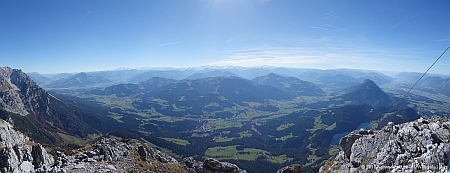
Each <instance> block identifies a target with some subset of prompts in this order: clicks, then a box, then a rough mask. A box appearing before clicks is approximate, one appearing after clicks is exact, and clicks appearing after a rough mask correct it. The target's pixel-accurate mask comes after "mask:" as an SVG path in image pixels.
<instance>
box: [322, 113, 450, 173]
mask: <svg viewBox="0 0 450 173" xmlns="http://www.w3.org/2000/svg"><path fill="white" fill-rule="evenodd" d="M449 128H450V119H449V118H444V117H437V118H432V119H423V118H420V119H418V120H415V121H413V122H408V123H404V124H399V125H393V123H389V124H388V125H387V126H385V127H384V128H383V129H381V130H377V131H370V130H369V131H366V130H356V131H353V132H352V133H350V134H349V135H347V136H345V137H343V138H342V139H341V141H340V146H341V148H342V149H343V151H341V152H340V153H339V154H338V155H337V156H336V157H334V158H331V159H330V160H329V161H328V163H326V164H325V165H324V166H322V167H321V168H320V171H321V172H329V171H331V172H335V171H338V172H414V171H423V172H427V171H430V172H446V171H447V163H448V161H449V157H450V142H449V140H450V129H449Z"/></svg>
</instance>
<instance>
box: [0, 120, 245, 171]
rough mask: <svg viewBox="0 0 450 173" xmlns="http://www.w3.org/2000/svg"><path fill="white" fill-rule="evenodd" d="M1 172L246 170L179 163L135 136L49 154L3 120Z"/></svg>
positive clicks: (213, 163)
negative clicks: (70, 153)
mask: <svg viewBox="0 0 450 173" xmlns="http://www.w3.org/2000/svg"><path fill="white" fill-rule="evenodd" d="M0 172H2V173H3V172H18V173H19V172H20V173H22V172H39V173H41V172H42V173H47V172H48V173H63V172H74V173H78V172H79V173H84V172H113V173H116V172H173V173H179V172H189V173H214V172H223V173H245V172H246V171H245V170H242V169H240V168H239V167H238V166H236V165H235V164H231V163H227V162H220V161H217V160H215V159H212V158H209V159H206V160H205V161H204V162H199V161H195V160H194V159H192V158H185V159H183V160H182V161H181V162H178V161H177V160H175V159H174V158H172V157H171V156H168V155H166V154H164V153H161V152H160V151H158V150H155V149H153V148H148V147H147V146H146V145H145V144H144V143H142V142H141V141H138V140H135V139H126V140H119V139H116V138H104V139H102V140H100V141H98V142H97V143H95V144H92V145H89V146H86V147H85V148H82V149H79V150H77V151H76V154H75V155H72V156H67V155H65V154H64V153H62V152H57V153H56V155H55V156H51V155H50V154H48V153H47V152H46V150H45V148H43V147H42V146H41V145H40V144H38V143H34V142H32V141H30V139H29V138H28V137H27V136H25V135H23V134H22V133H20V132H18V131H16V130H14V128H13V126H11V125H10V124H9V123H8V122H5V121H3V120H0Z"/></svg>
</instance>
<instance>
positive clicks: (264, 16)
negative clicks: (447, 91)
mask: <svg viewBox="0 0 450 173" xmlns="http://www.w3.org/2000/svg"><path fill="white" fill-rule="evenodd" d="M448 7H450V2H449V1H444V0H441V1H432V2H431V1H421V0H413V1H405V0H400V1H353V0H345V1H324V0H319V1H275V0H247V1H242V0H189V1H174V0H167V1H116V0H113V1H104V0H99V1H56V0H49V1H1V2H0V25H2V26H3V27H1V28H0V37H1V38H2V41H0V57H1V59H2V64H1V66H10V67H12V68H18V69H22V70H24V71H26V72H38V73H41V74H51V73H74V72H83V71H84V72H86V71H105V70H112V69H118V68H122V67H132V68H139V67H175V68H187V67H198V66H206V65H210V66H246V67H252V66H265V65H267V66H279V67H294V68H317V69H336V68H348V69H365V70H375V71H394V72H402V71H412V72H424V71H425V70H426V69H427V68H428V67H429V66H430V65H431V64H432V63H433V62H434V60H435V59H436V58H437V57H438V56H439V55H440V54H441V53H442V52H443V51H444V49H445V48H447V47H448V46H449V45H450V30H448V26H447V25H446V24H448V23H450V18H448V17H446V16H450V11H449V10H448ZM449 54H450V53H447V54H446V55H445V56H443V57H442V58H441V60H440V61H439V62H438V63H437V64H436V65H435V66H434V67H433V69H431V71H430V73H438V74H450V72H449V71H448V69H447V68H448V67H449V66H450V55H449Z"/></svg>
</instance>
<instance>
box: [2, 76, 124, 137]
mask: <svg viewBox="0 0 450 173" xmlns="http://www.w3.org/2000/svg"><path fill="white" fill-rule="evenodd" d="M0 84H1V87H0V99H1V100H0V108H1V109H3V110H5V111H7V112H5V111H2V112H1V117H2V118H4V119H5V120H11V121H12V122H13V123H14V124H15V125H16V127H18V128H19V130H21V131H23V132H24V133H25V134H27V135H30V136H31V137H32V138H33V139H34V140H36V141H38V142H42V143H44V144H62V143H64V139H63V137H64V135H61V134H67V135H73V136H77V137H80V138H85V137H87V136H88V135H89V134H101V133H107V132H108V131H111V130H112V129H114V127H111V126H107V125H118V126H117V127H121V125H120V124H119V123H117V122H116V121H114V120H112V119H111V118H109V117H105V116H104V115H100V114H98V113H97V112H94V111H92V110H88V109H85V108H82V107H79V106H78V105H77V104H75V103H73V102H68V101H64V100H62V99H60V98H56V97H55V96H53V95H50V94H48V93H47V92H46V91H45V90H44V89H42V88H40V87H39V86H38V85H37V84H36V83H35V82H34V81H33V80H31V79H30V78H29V77H28V75H27V74H25V73H23V72H22V71H21V70H17V69H11V68H8V67H3V68H0ZM34 130H37V131H34Z"/></svg>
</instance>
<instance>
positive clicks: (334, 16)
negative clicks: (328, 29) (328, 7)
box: [325, 13, 342, 20]
mask: <svg viewBox="0 0 450 173" xmlns="http://www.w3.org/2000/svg"><path fill="white" fill-rule="evenodd" d="M325 14H326V15H328V16H331V17H334V18H336V19H339V20H342V19H341V18H340V17H337V16H335V15H332V14H330V13H325Z"/></svg>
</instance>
